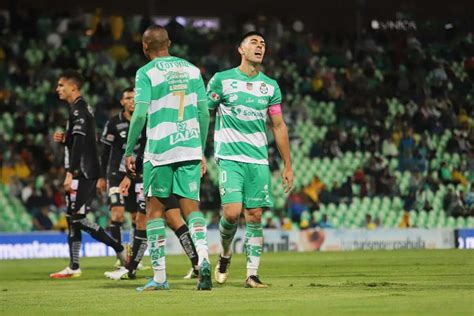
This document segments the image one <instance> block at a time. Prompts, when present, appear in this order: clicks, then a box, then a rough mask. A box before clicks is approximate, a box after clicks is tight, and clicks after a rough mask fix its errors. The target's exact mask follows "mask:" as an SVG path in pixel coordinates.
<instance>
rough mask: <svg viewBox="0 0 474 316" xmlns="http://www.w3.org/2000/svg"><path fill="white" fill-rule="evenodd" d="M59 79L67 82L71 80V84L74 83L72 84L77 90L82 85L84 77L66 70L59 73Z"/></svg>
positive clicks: (71, 70)
mask: <svg viewBox="0 0 474 316" xmlns="http://www.w3.org/2000/svg"><path fill="white" fill-rule="evenodd" d="M59 78H65V79H67V80H71V81H72V82H74V84H75V85H76V86H77V88H78V89H79V90H80V89H81V88H82V86H83V85H84V77H83V76H82V75H81V74H80V73H79V72H77V71H75V70H73V69H66V70H65V71H63V72H62V73H61V75H60V76H59Z"/></svg>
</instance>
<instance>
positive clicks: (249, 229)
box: [245, 223, 263, 277]
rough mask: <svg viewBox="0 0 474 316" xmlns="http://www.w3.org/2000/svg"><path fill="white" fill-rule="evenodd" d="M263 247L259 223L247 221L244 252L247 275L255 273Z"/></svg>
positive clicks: (261, 230)
mask: <svg viewBox="0 0 474 316" xmlns="http://www.w3.org/2000/svg"><path fill="white" fill-rule="evenodd" d="M262 247H263V229H262V224H261V223H247V225H246V227H245V254H246V255H247V277H249V276H251V275H257V271H258V266H259V265H260V256H261V255H262Z"/></svg>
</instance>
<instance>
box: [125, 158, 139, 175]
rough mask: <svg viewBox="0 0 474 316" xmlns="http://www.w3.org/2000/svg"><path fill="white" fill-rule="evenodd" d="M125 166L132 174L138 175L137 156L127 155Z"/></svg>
mask: <svg viewBox="0 0 474 316" xmlns="http://www.w3.org/2000/svg"><path fill="white" fill-rule="evenodd" d="M125 168H126V169H127V171H128V172H129V173H130V174H131V175H132V176H134V177H135V176H136V168H137V167H136V166H135V157H133V156H129V157H125Z"/></svg>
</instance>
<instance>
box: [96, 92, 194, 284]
mask: <svg viewBox="0 0 474 316" xmlns="http://www.w3.org/2000/svg"><path fill="white" fill-rule="evenodd" d="M134 96H135V92H134V90H133V88H127V89H125V90H124V91H123V92H122V97H121V99H120V103H121V104H122V106H123V111H121V112H120V113H119V114H117V115H116V116H114V117H112V118H111V119H110V120H109V121H108V122H107V123H106V125H105V128H104V131H103V133H102V137H101V143H102V144H103V150H102V155H101V162H102V164H101V169H102V175H103V176H106V177H107V183H108V192H109V199H110V206H111V212H112V225H111V232H112V236H113V237H115V239H118V240H120V239H121V232H120V227H121V226H122V223H123V220H124V209H125V210H126V211H128V212H130V213H131V214H132V223H133V225H134V235H133V238H132V237H131V239H130V241H131V242H132V254H131V258H130V261H129V263H128V264H127V265H126V266H125V267H120V268H118V269H117V270H115V271H110V272H105V273H104V275H105V276H106V277H108V278H110V279H114V280H119V279H134V278H135V275H136V270H137V267H138V264H139V263H140V261H141V259H142V257H143V255H144V253H145V251H146V248H147V236H146V209H145V197H144V195H143V168H142V167H143V164H142V163H138V164H137V171H136V173H135V174H134V175H132V174H126V170H125V165H124V154H125V146H126V142H127V136H128V127H129V124H130V119H131V117H132V114H133V111H134ZM145 144H146V129H143V131H142V133H141V135H140V138H139V140H138V142H137V145H136V146H135V149H134V155H135V157H137V161H138V162H142V158H143V151H144V148H145ZM97 186H98V188H99V189H101V190H104V189H105V179H103V178H102V179H99V181H98V184H97ZM166 208H167V212H166V222H167V225H168V226H169V227H170V228H171V229H173V230H174V232H175V234H176V236H177V237H178V239H179V241H180V243H181V245H182V246H183V249H184V250H185V252H186V254H187V255H188V257H189V259H190V261H191V265H192V267H193V269H192V270H191V271H190V273H189V274H188V278H190V277H192V276H195V277H197V274H198V271H197V269H196V267H197V265H198V255H197V252H196V248H195V247H194V244H193V242H192V239H191V236H190V235H189V229H188V227H187V226H186V224H185V223H184V221H183V219H182V217H181V213H180V210H179V204H178V201H177V199H176V198H171V199H169V201H168V204H167V205H166Z"/></svg>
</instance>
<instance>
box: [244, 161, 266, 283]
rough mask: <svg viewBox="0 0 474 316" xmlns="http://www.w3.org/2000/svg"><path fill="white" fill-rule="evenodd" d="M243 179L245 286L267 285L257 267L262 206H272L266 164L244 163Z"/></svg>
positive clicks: (258, 264) (261, 233)
mask: <svg viewBox="0 0 474 316" xmlns="http://www.w3.org/2000/svg"><path fill="white" fill-rule="evenodd" d="M244 168H245V180H244V207H245V213H244V214H245V222H246V227H245V254H246V256H247V280H246V281H245V285H246V287H252V288H264V287H267V286H266V285H265V284H263V283H262V282H261V281H260V278H259V276H258V268H259V266H260V257H261V255H262V249H263V228H262V208H264V207H272V206H273V199H272V196H271V175H270V170H269V168H268V166H267V165H257V164H246V165H245V166H244Z"/></svg>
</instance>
